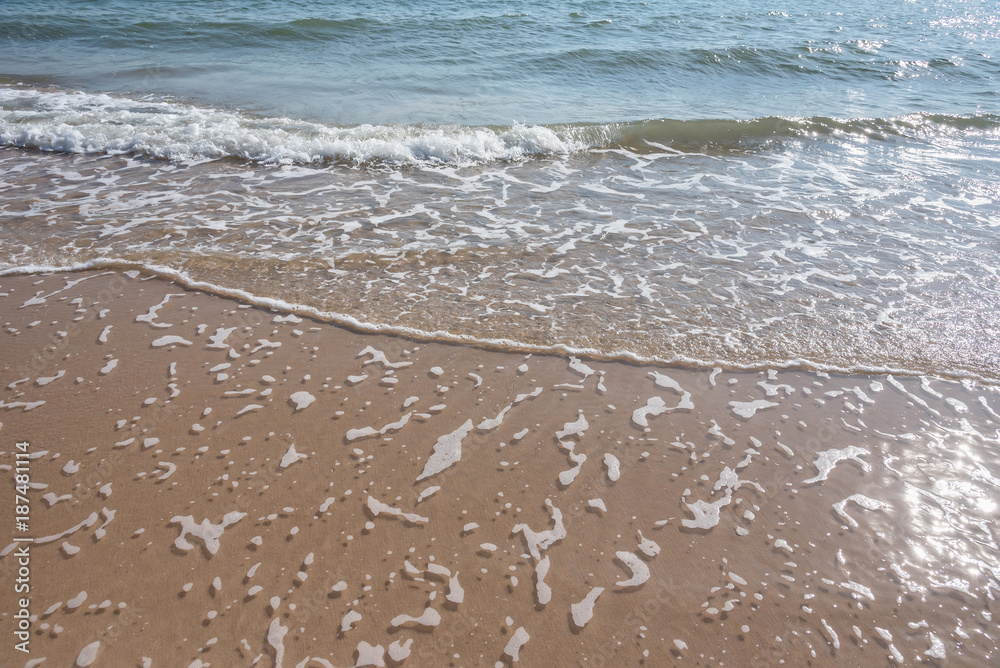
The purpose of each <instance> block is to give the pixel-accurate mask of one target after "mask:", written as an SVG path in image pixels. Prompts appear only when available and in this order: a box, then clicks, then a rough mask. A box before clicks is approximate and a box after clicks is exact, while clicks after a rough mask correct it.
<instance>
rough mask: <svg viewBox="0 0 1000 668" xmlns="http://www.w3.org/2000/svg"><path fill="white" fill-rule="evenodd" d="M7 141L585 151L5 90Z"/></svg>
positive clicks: (167, 151) (234, 149) (387, 157)
mask: <svg viewBox="0 0 1000 668" xmlns="http://www.w3.org/2000/svg"><path fill="white" fill-rule="evenodd" d="M0 145H7V146H23V147H29V148H37V149H41V150H45V151H62V152H69V153H110V154H121V153H143V154H146V155H150V156H153V157H157V158H168V159H172V160H197V159H206V158H207V159H218V158H225V157H236V158H243V159H247V160H253V161H258V162H296V163H314V162H322V161H327V160H336V161H349V162H355V163H364V162H370V161H376V160H377V161H384V162H390V163H403V164H417V163H428V162H429V163H452V164H460V165H465V164H477V163H482V162H489V161H495V160H522V159H525V158H528V157H530V156H533V155H539V154H565V153H569V152H571V151H574V150H579V149H582V148H583V147H584V145H583V144H581V143H579V142H576V141H573V140H572V139H569V138H567V137H562V138H561V137H560V136H559V135H557V134H556V133H555V132H554V131H553V130H551V129H548V128H545V127H542V126H525V125H521V124H514V125H513V126H511V127H509V128H507V129H501V130H493V129H490V128H483V127H480V128H469V127H462V126H454V125H447V126H438V127H424V126H403V125H358V126H354V127H337V126H331V125H323V124H320V123H308V122H304V121H297V120H293V119H289V118H267V119H261V118H255V117H252V116H249V115H247V114H243V113H237V112H230V111H224V110H221V109H213V108H209V107H196V106H192V105H187V104H181V103H177V102H157V101H152V100H149V99H129V98H125V97H118V96H110V95H104V94H91V93H84V92H73V91H37V90H30V89H25V88H9V87H2V88H0Z"/></svg>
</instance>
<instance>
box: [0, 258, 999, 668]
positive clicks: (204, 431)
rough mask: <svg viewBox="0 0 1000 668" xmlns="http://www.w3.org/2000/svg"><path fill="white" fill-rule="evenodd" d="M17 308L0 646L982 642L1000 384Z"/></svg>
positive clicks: (636, 649) (98, 274)
mask: <svg viewBox="0 0 1000 668" xmlns="http://www.w3.org/2000/svg"><path fill="white" fill-rule="evenodd" d="M0 322H2V323H3V324H4V329H3V332H0V341H2V347H0V368H2V371H3V373H2V374H0V401H2V402H3V404H2V405H0V452H2V454H0V459H2V460H3V461H0V464H2V465H5V466H7V468H6V469H5V470H4V471H3V473H4V475H8V476H11V477H12V478H13V476H14V471H13V468H14V467H15V465H16V464H18V462H20V461H21V460H19V459H18V458H17V457H16V452H17V444H18V443H27V444H28V446H27V447H26V448H25V450H26V451H28V452H29V453H30V454H31V458H30V459H27V460H26V461H28V462H29V465H28V468H29V469H30V479H31V482H32V483H35V484H36V486H35V487H32V488H31V489H30V491H29V495H28V496H29V499H30V503H29V504H28V505H29V506H30V520H29V521H28V522H27V525H28V527H29V529H28V530H27V531H25V532H24V534H25V536H26V537H30V538H33V539H34V542H33V543H32V544H31V548H30V554H31V558H30V563H31V566H30V572H31V575H30V578H31V582H30V586H31V591H30V594H31V595H30V606H29V608H30V613H31V615H32V618H31V623H30V635H29V640H30V652H29V653H28V654H23V653H21V652H19V651H18V650H17V649H16V648H15V647H14V643H13V642H12V641H10V640H8V641H7V642H6V644H5V645H4V646H3V647H0V659H2V661H0V662H2V663H4V664H10V665H20V663H24V662H27V661H28V660H29V659H39V658H42V657H45V662H44V663H42V664H40V665H42V666H45V665H71V664H72V663H73V662H74V661H77V662H78V661H80V659H81V657H82V658H84V659H86V658H88V657H89V654H88V653H94V656H95V657H96V663H94V664H93V665H115V666H117V665H122V666H126V665H145V664H144V663H143V662H144V661H145V660H147V659H148V660H149V663H148V665H151V666H158V665H184V666H189V665H191V666H194V665H207V664H210V663H216V662H217V665H251V664H252V663H253V662H255V661H258V665H285V666H302V667H308V666H321V665H382V664H381V663H379V662H380V661H381V662H384V663H385V664H388V665H398V664H399V663H403V664H407V665H455V666H460V665H467V666H480V665H493V664H496V663H500V664H501V665H503V664H505V663H506V664H508V665H510V664H512V663H515V662H516V663H517V664H518V665H529V666H530V665H539V666H541V665H578V664H580V665H596V666H600V665H639V664H642V663H645V664H647V665H662V664H667V663H671V662H678V663H684V664H687V665H691V664H692V663H693V664H694V665H720V664H723V665H746V664H747V663H750V662H758V663H765V664H767V665H775V664H777V663H780V662H782V661H783V662H784V663H785V665H804V664H805V663H806V662H808V663H810V664H811V665H835V664H842V663H844V662H847V663H849V664H853V665H860V664H863V665H883V664H887V663H890V662H891V661H896V662H897V663H899V662H901V659H900V657H901V658H902V660H903V661H905V662H906V663H911V662H914V661H915V660H916V659H917V658H919V659H920V660H922V661H931V662H935V661H937V662H941V663H942V664H943V663H944V662H945V661H946V660H956V661H958V662H960V663H963V664H964V663H967V664H968V665H986V664H987V663H989V661H990V660H991V657H995V653H996V640H995V635H996V634H995V625H993V624H992V623H991V619H992V614H993V613H992V612H991V610H994V609H995V608H996V601H995V598H994V596H995V594H994V592H996V591H1000V571H998V570H997V564H996V559H995V555H996V551H997V545H996V542H995V539H994V535H993V529H992V528H991V527H995V526H996V522H997V519H998V516H1000V511H998V508H997V504H996V502H995V501H994V499H995V498H996V495H997V493H998V489H1000V483H998V481H997V477H996V476H997V475H1000V471H998V470H997V469H996V466H995V462H996V461H997V447H998V441H1000V416H998V415H997V411H998V410H1000V394H998V392H997V388H995V387H991V386H985V385H981V384H978V383H976V382H973V381H968V380H967V381H955V380H943V379H933V378H927V377H922V378H916V377H893V376H888V375H864V374H857V375H840V374H828V373H823V372H819V373H814V372H807V371H799V370H762V371H759V372H757V371H726V370H721V369H719V370H714V369H686V368H680V367H665V366H660V365H652V364H638V363H634V364H633V363H625V362H613V361H593V360H587V359H580V358H576V357H571V356H560V355H554V354H527V353H518V352H504V351H498V350H487V349H483V348H479V347H474V346H470V345H462V344H457V343H455V344H453V343H443V342H433V341H417V340H413V339H408V338H406V337H403V336H398V335H388V334H377V333H361V332H354V331H350V330H349V329H347V328H344V327H341V326H338V325H334V324H329V323H323V322H318V321H313V320H310V319H309V318H301V317H299V316H295V315H292V314H289V313H285V312H282V311H277V310H269V309H267V308H264V307H261V306H254V305H250V304H245V303H240V302H238V301H235V300H232V299H227V298H224V297H220V296H216V295H210V294H206V293H203V292H198V291H195V290H189V289H186V288H184V287H182V286H180V285H178V284H176V283H172V282H170V281H168V280H164V279H162V278H158V277H155V276H151V275H148V274H142V273H140V272H138V271H125V272H121V271H94V270H91V271H82V272H72V273H70V272H56V273H45V274H35V275H22V276H13V275H7V276H0ZM928 453H931V454H932V455H933V456H930V455H929V454H928ZM942 479H943V480H945V481H946V484H944V485H941V484H938V482H937V481H938V480H942ZM434 488H438V489H434ZM15 514H16V513H14V512H13V506H12V504H10V503H8V504H7V505H6V506H5V507H4V509H3V510H2V511H0V522H2V525H0V526H3V528H4V532H5V533H8V529H7V528H8V527H16V526H17V525H16V521H19V520H15ZM472 525H476V526H472ZM640 532H641V533H640ZM9 534H10V536H11V539H10V540H8V541H2V540H0V543H2V544H3V545H8V544H9V545H8V547H6V548H4V551H3V557H2V558H0V571H2V572H3V576H4V577H3V580H4V582H12V581H13V579H14V578H13V574H14V573H15V570H14V565H15V561H14V559H15V558H16V556H17V553H16V552H15V550H16V549H18V547H17V544H16V542H14V543H12V542H11V540H13V539H14V538H16V537H17V536H16V535H15V530H14V529H11V530H10V531H9ZM22 537H24V536H22ZM11 546H13V547H11ZM970 573H972V575H970ZM258 587H260V589H257V588H258ZM6 589H7V591H6V592H5V593H4V594H3V596H4V597H5V599H4V601H3V603H2V605H0V610H2V611H3V612H4V615H3V619H4V624H5V625H11V626H12V623H15V622H16V620H15V618H14V617H13V615H14V613H15V612H16V609H15V606H14V602H15V600H16V597H15V594H14V593H13V591H12V589H13V588H12V587H6ZM598 590H600V591H598ZM83 592H86V594H85V595H83ZM595 592H596V593H595ZM403 616H405V617H403ZM956 621H957V624H958V625H957V626H956ZM883 632H884V633H883ZM95 643H96V644H95ZM890 657H892V658H891V659H890ZM945 657H947V659H946V658H945ZM955 657H958V658H957V659H955ZM198 661H201V662H202V663H201V664H199V663H197V662H198ZM366 662H367V663H366ZM80 665H84V664H80ZM932 665H933V663H932Z"/></svg>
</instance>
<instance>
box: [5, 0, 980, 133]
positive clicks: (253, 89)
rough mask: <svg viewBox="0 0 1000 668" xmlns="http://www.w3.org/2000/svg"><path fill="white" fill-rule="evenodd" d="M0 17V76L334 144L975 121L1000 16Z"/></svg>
mask: <svg viewBox="0 0 1000 668" xmlns="http://www.w3.org/2000/svg"><path fill="white" fill-rule="evenodd" d="M766 7H767V8H766V9H765V8H764V7H762V6H761V5H760V3H754V2H732V1H727V2H702V1H699V2H690V1H684V2H670V3H667V2H623V1H618V2H615V1H606V2H586V3H580V2H558V1H553V0H548V1H546V2H464V1H463V2H448V1H441V0H435V1H434V2H426V1H424V2H390V1H376V2H359V3H346V2H331V1H329V0H327V1H322V0H321V1H316V2H284V1H280V2H279V1H272V2H267V1H264V2H225V1H224V2H204V1H202V0H198V1H189V2H181V1H172V2H170V1H168V2H148V3H141V2H131V1H125V0H112V1H99V2H88V3H85V4H81V3H59V2H18V1H13V2H11V1H8V2H5V3H4V15H5V20H4V22H3V25H2V27H0V40H2V43H3V54H4V57H3V59H2V65H0V74H2V75H3V76H4V77H5V78H7V79H8V80H14V81H31V82H34V83H51V84H57V85H60V86H66V87H71V88H75V89H83V90H88V91H92V92H116V93H122V94H140V93H153V94H158V95H169V96H176V97H180V98H182V99H184V100H187V101H192V102H196V103H199V104H205V105H209V106H222V107H225V108H239V109H249V110H253V111H255V112H258V113H261V114H265V115H279V116H288V117H292V118H302V119H309V120H316V121H322V122H326V123H336V124H356V123H460V124H464V125H484V124H500V125H508V124H510V123H512V122H515V121H517V122H522V123H527V124H553V123H576V122H587V123H599V122H613V121H634V120H645V119H650V118H675V119H684V120H691V119H705V118H721V119H748V118H756V117H761V116H795V117H812V116H832V117H859V116H860V117H871V118H887V117H893V116H899V115H904V114H908V113H914V112H933V113H947V114H974V113H979V112H992V111H995V110H996V108H997V107H998V106H1000V105H998V102H1000V98H998V90H997V85H996V75H997V72H998V69H997V62H996V60H995V57H996V55H997V54H996V53H995V50H996V45H997V36H998V33H1000V18H998V16H997V7H996V3H994V2H956V1H949V2H935V3H932V2H858V1H854V2H849V3H837V6H836V7H835V8H834V7H833V6H831V5H830V3H826V2H794V3H793V2H782V3H778V4H774V3H770V4H768V5H766Z"/></svg>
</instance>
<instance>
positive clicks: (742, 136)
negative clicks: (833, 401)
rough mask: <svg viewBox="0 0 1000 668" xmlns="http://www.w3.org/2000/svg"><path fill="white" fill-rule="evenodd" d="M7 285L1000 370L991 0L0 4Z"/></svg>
mask: <svg viewBox="0 0 1000 668" xmlns="http://www.w3.org/2000/svg"><path fill="white" fill-rule="evenodd" d="M3 8H4V18H5V20H4V22H3V24H2V25H0V45H2V46H0V55H2V57H0V146H2V147H3V148H0V176H2V179H0V270H17V269H18V268H19V267H39V266H94V265H102V264H104V265H114V266H119V265H128V266H144V267H148V268H155V270H156V271H158V272H160V273H163V274H164V275H170V276H175V277H178V278H180V279H182V280H185V281H188V282H189V283H192V284H193V283H199V284H201V285H202V286H203V287H206V288H210V289H215V290H221V291H232V290H237V289H239V290H242V291H243V292H244V295H245V296H246V297H247V298H254V299H261V300H272V301H271V302H269V303H281V304H284V305H285V306H286V307H289V308H296V309H300V310H303V311H305V312H310V313H318V314H321V315H322V316H323V317H327V318H330V319H333V320H337V321H342V322H350V323H354V324H356V325H358V326H363V327H368V328H375V329H383V330H386V329H388V330H394V331H404V332H411V333H412V332H417V333H421V334H422V335H424V336H431V337H434V338H443V339H449V340H456V339H458V340H474V341H490V342H493V343H494V344H496V345H502V346H508V347H516V348H524V349H532V350H534V349H553V348H555V349H570V350H575V351H585V352H588V353H589V354H592V355H596V356H605V357H632V358H641V359H655V360H659V361H672V362H681V363H686V364H693V365H698V366H706V365H721V366H726V367H731V368H761V367H764V366H805V367H810V368H827V369H839V370H844V371H858V370H878V369H882V370H884V369H891V370H894V371H897V372H904V373H934V374H941V375H950V376H963V377H975V378H984V379H989V380H1000V346H998V344H997V341H1000V266H998V263H997V261H996V257H997V256H998V251H1000V240H998V229H1000V204H998V202H1000V168H998V166H1000V115H998V114H1000V104H998V102H1000V86H998V83H997V75H998V73H1000V72H998V67H997V64H996V56H997V45H998V44H1000V10H998V9H997V6H996V4H995V3H988V2H938V3H930V2H893V3H875V2H853V3H849V4H841V5H840V6H838V7H837V10H836V11H833V10H832V9H831V7H830V6H829V4H828V3H812V2H805V3H802V2H800V3H795V4H794V5H793V4H791V3H789V4H786V5H779V6H774V5H772V6H770V8H769V9H767V10H764V9H761V8H759V7H757V6H755V5H754V4H753V3H746V2H726V3H719V2H710V3H704V2H699V3H687V2H685V3H669V4H668V3H656V2H648V3H626V2H594V3H568V2H551V1H550V2H540V3H539V2H536V3H527V2H507V3H468V2H463V3H457V2H456V3H449V2H435V3H426V2H415V3H394V2H368V3H351V4H348V3H334V2H309V3H305V2H299V3H296V2H277V1H259V2H242V3H241V2H204V1H202V2H156V3H138V2H135V3H133V2H123V1H122V0H115V1H105V2H91V3H86V4H79V3H59V2H41V3H39V2H31V3H28V2H11V1H8V2H5V3H4V5H3Z"/></svg>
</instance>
